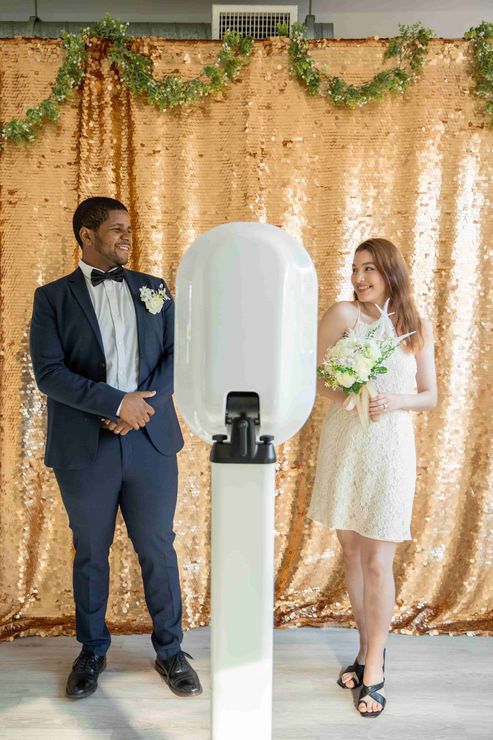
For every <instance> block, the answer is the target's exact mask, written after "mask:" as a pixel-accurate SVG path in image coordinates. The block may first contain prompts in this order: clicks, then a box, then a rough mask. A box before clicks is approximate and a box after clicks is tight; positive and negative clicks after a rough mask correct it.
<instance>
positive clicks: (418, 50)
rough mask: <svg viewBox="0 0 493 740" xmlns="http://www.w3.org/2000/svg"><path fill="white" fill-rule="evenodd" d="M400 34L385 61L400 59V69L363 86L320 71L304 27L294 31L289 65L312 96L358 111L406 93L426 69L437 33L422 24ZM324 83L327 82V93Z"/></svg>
mask: <svg viewBox="0 0 493 740" xmlns="http://www.w3.org/2000/svg"><path fill="white" fill-rule="evenodd" d="M399 31H400V35H399V36H397V37H395V38H392V39H389V42H388V46H387V50H386V51H385V54H384V57H383V58H384V60H387V59H392V58H394V57H398V59H399V66H398V67H391V68H389V69H384V70H382V71H381V72H378V73H377V74H376V75H374V77H373V78H372V79H371V80H370V81H369V82H364V83H363V84H362V85H351V84H349V83H348V82H346V81H345V80H343V79H342V77H335V76H329V75H327V74H326V73H324V72H321V71H320V70H319V69H318V68H317V66H316V64H315V62H314V60H313V59H312V58H311V57H310V55H309V54H308V49H307V47H308V43H307V40H306V38H305V32H306V28H305V26H303V25H302V24H301V23H293V26H292V28H291V38H290V43H289V49H288V55H289V61H290V63H291V67H292V69H293V72H294V74H295V75H296V77H297V78H298V79H299V80H300V82H302V83H303V84H304V85H305V87H306V90H307V93H308V94H309V95H321V94H324V95H326V96H327V98H328V99H329V100H330V101H331V102H332V103H334V104H335V105H340V106H347V107H348V108H357V107H359V106H362V105H366V104H367V103H372V102H374V101H376V100H383V98H384V97H385V95H386V94H387V93H389V92H394V93H403V92H405V90H407V88H408V87H409V86H410V85H411V84H412V83H413V82H415V81H416V78H417V75H418V74H419V72H420V71H421V69H422V68H423V64H424V62H425V58H426V54H427V53H428V43H429V41H430V39H431V37H432V36H433V31H432V30H430V29H429V28H425V27H424V26H423V24H422V23H413V24H412V25H410V26H405V25H401V24H400V25H399ZM406 67H407V68H406ZM323 80H325V82H326V89H325V91H324V92H323V91H322V82H323Z"/></svg>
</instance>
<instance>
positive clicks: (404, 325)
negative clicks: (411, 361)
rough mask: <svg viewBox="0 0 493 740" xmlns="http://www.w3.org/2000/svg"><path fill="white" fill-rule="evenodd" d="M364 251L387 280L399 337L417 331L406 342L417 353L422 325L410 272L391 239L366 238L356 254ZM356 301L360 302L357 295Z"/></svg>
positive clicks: (421, 334) (408, 347)
mask: <svg viewBox="0 0 493 740" xmlns="http://www.w3.org/2000/svg"><path fill="white" fill-rule="evenodd" d="M364 249H365V250H366V251H367V252H370V254H371V255H372V257H373V262H374V263H375V267H376V268H377V270H378V271H379V273H380V274H381V275H382V277H383V279H384V281H385V285H386V288H387V297H389V296H390V312H392V311H393V312H394V315H393V316H392V320H393V323H394V326H395V329H396V332H397V334H398V335H399V336H400V335H401V334H407V333H408V332H409V331H415V332H416V334H413V335H412V336H411V337H408V338H407V339H406V340H405V341H404V342H403V346H404V347H405V349H406V350H407V351H408V352H416V351H417V350H418V349H419V348H420V347H421V346H422V344H423V324H422V322H421V319H420V318H419V315H418V311H417V309H416V304H415V303H414V298H413V295H412V292H411V280H410V277H409V270H408V269H407V265H406V263H405V262H404V258H403V256H402V254H401V253H400V252H399V250H398V249H397V247H396V246H395V244H392V242H390V241H388V239H367V240H366V241H364V242H362V243H361V244H360V245H359V246H358V247H357V248H356V253H358V252H362V251H363V250H364ZM354 299H355V300H358V296H357V295H356V293H355V294H354Z"/></svg>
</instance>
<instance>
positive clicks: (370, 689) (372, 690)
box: [358, 649, 387, 717]
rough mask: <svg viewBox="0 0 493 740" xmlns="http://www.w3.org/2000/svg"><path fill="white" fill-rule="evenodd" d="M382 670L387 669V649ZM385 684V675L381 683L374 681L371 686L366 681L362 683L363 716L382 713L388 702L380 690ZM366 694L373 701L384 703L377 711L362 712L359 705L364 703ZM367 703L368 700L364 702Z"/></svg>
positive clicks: (359, 700)
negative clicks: (361, 706)
mask: <svg viewBox="0 0 493 740" xmlns="http://www.w3.org/2000/svg"><path fill="white" fill-rule="evenodd" d="M382 670H383V671H385V649H384V651H383V665H382ZM384 685H385V676H384V679H383V681H382V682H381V683H374V684H371V686H367V685H366V684H365V683H362V686H361V691H360V694H359V699H358V712H359V713H360V715H361V716H362V717H378V716H379V715H380V714H382V712H383V710H384V709H385V705H386V703H387V699H386V698H385V696H382V694H379V693H378V692H379V691H381V689H383V687H384ZM365 696H369V697H371V698H372V699H373V701H377V702H378V703H379V704H381V705H382V708H381V709H378V710H377V711H376V712H362V711H360V708H359V705H360V704H361V703H362V701H361V700H362V699H364V698H365ZM363 703H364V704H366V702H363Z"/></svg>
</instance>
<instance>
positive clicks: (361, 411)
mask: <svg viewBox="0 0 493 740" xmlns="http://www.w3.org/2000/svg"><path fill="white" fill-rule="evenodd" d="M377 395H378V391H377V388H376V386H375V383H373V381H371V380H369V381H368V383H366V384H365V385H363V386H361V389H360V390H359V391H358V393H353V392H351V393H350V394H349V396H348V397H347V398H346V400H345V401H344V403H343V408H345V409H346V411H352V410H353V409H354V408H356V411H357V412H358V416H359V420H360V422H361V426H362V427H363V429H364V431H365V434H368V429H369V424H370V414H369V408H368V407H369V404H370V398H375V397H376V396H377Z"/></svg>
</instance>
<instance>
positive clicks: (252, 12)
mask: <svg viewBox="0 0 493 740" xmlns="http://www.w3.org/2000/svg"><path fill="white" fill-rule="evenodd" d="M297 19H298V6H297V5H213V6H212V38H213V39H222V38H223V36H224V33H225V31H239V32H240V33H241V34H243V36H250V37H251V38H253V39H265V38H266V36H277V24H278V23H287V26H288V29H290V28H291V25H292V24H293V23H295V22H296V21H297Z"/></svg>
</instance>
